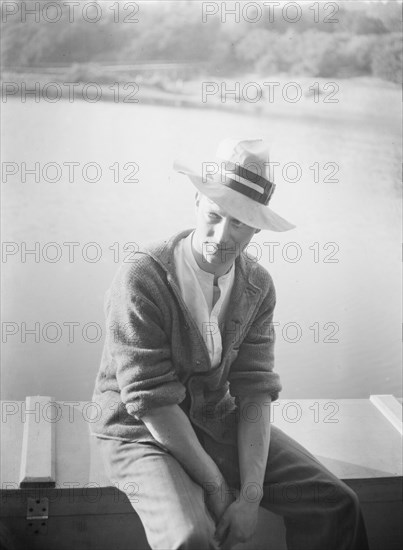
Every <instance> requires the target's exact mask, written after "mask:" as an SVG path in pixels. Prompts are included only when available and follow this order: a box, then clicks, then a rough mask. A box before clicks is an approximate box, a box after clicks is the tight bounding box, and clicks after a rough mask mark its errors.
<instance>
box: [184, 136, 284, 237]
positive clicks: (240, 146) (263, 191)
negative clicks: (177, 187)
mask: <svg viewBox="0 0 403 550" xmlns="http://www.w3.org/2000/svg"><path fill="white" fill-rule="evenodd" d="M216 156H217V158H216V159H214V161H213V162H204V163H202V170H200V169H194V168H191V167H189V166H187V165H186V164H184V163H182V162H181V161H178V160H177V161H175V162H174V169H175V170H176V171H177V172H180V173H182V174H185V175H186V176H188V177H189V178H190V180H191V181H192V183H193V184H194V185H195V187H196V188H197V189H198V190H199V191H200V192H201V193H202V194H203V195H206V197H208V198H209V199H210V200H212V201H213V202H215V203H217V204H218V205H219V206H221V208H223V209H224V210H226V211H227V212H228V214H229V215H230V216H232V217H233V218H236V219H237V220H239V221H241V222H243V223H245V224H246V225H249V226H250V227H255V228H257V229H270V230H271V231H288V230H289V229H293V228H294V227H295V225H293V224H292V223H290V222H288V221H287V220H285V219H284V218H282V217H281V216H279V215H278V214H276V213H275V212H274V211H273V210H271V209H270V208H269V207H268V206H267V205H268V204H269V201H270V199H271V197H272V195H273V192H274V189H275V187H276V186H275V185H274V183H273V182H271V181H270V175H269V173H270V165H269V153H268V147H267V145H266V143H265V142H264V141H263V140H262V139H247V140H239V139H225V140H223V141H221V142H220V144H219V146H218V149H217V154H216Z"/></svg>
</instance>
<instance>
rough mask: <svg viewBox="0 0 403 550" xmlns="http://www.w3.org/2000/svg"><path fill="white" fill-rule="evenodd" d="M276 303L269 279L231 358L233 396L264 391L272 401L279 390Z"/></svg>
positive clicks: (230, 375)
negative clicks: (276, 356)
mask: <svg viewBox="0 0 403 550" xmlns="http://www.w3.org/2000/svg"><path fill="white" fill-rule="evenodd" d="M275 305H276V292H275V288H274V285H273V282H272V281H271V284H270V287H269V291H268V292H267V294H266V296H265V298H264V300H263V301H262V304H261V306H260V308H259V310H258V313H257V315H256V317H255V319H254V321H253V323H252V324H251V325H250V326H249V327H248V330H247V332H246V335H245V338H244V339H243V341H242V344H241V345H240V347H239V352H238V355H237V357H236V359H235V360H234V361H233V363H232V365H231V367H230V371H229V376H228V380H229V382H230V392H231V394H232V395H233V396H234V397H241V396H247V395H254V394H256V393H261V392H265V393H268V394H269V395H270V396H271V399H272V401H274V400H276V399H277V398H278V395H279V392H280V391H281V389H282V387H281V383H280V377H279V375H278V374H277V373H275V372H273V368H274V344H275V339H276V337H275V331H274V326H273V313H274V308H275Z"/></svg>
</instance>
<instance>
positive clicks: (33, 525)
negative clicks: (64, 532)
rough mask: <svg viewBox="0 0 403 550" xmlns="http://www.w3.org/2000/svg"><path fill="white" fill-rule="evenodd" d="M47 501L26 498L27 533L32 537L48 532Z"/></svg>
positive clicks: (45, 499) (45, 498) (44, 499)
mask: <svg viewBox="0 0 403 550" xmlns="http://www.w3.org/2000/svg"><path fill="white" fill-rule="evenodd" d="M48 518H49V499H48V498H47V497H42V498H30V497H27V531H28V532H29V533H31V534H33V535H46V533H47V532H48Z"/></svg>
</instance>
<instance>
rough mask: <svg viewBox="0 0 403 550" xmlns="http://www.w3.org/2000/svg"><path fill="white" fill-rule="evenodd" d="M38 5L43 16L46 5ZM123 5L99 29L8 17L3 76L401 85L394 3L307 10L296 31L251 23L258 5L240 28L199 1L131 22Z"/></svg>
mask: <svg viewBox="0 0 403 550" xmlns="http://www.w3.org/2000/svg"><path fill="white" fill-rule="evenodd" d="M14 4H16V3H15V2H14ZM26 4H29V2H26ZM31 4H32V5H33V4H35V3H34V2H31ZM36 4H37V5H39V6H40V7H41V6H42V7H44V6H45V4H46V3H44V2H36ZM52 4H54V2H53V3H52ZM61 4H63V3H61ZM117 4H119V3H117V2H114V3H107V2H103V3H101V4H100V6H101V7H102V8H101V9H102V17H101V18H100V19H99V20H98V21H96V22H91V21H90V20H89V13H90V12H88V14H87V17H86V18H84V17H83V16H82V14H81V13H80V11H79V8H77V11H76V13H75V17H74V21H72V22H69V17H70V18H71V14H68V13H67V10H66V11H65V12H63V13H62V12H61V13H62V16H61V18H60V20H58V21H55V22H50V21H49V19H50V18H51V17H53V18H55V16H54V15H51V11H50V9H49V11H48V12H46V14H47V15H46V17H47V19H48V20H46V18H44V17H43V14H40V16H39V17H38V19H39V20H38V21H35V19H34V16H33V15H31V16H29V15H26V16H25V19H26V21H24V20H21V19H23V18H22V17H21V14H19V13H18V12H17V13H16V14H11V15H8V16H7V18H6V21H5V22H4V17H3V23H2V38H1V46H2V65H3V68H5V69H8V70H10V69H11V70H20V69H24V68H29V67H36V68H41V67H42V68H44V67H63V66H64V67H66V66H69V65H74V64H87V63H99V64H110V65H115V64H118V65H126V66H127V65H128V66H130V65H132V64H138V63H153V62H155V63H188V64H189V67H190V68H191V69H190V71H188V72H187V74H186V76H185V78H186V77H191V76H192V74H191V73H194V72H197V71H203V72H208V73H214V74H216V75H222V76H225V75H230V74H236V73H241V72H242V73H245V72H246V73H252V72H256V73H259V74H262V75H264V76H268V75H270V74H278V73H292V74H301V75H310V76H316V77H326V78H327V77H349V76H359V75H374V76H378V77H381V78H383V79H386V80H390V81H393V82H401V78H402V77H401V63H402V45H401V19H402V16H401V4H400V3H398V2H388V3H378V2H373V3H364V2H363V3H358V4H356V5H355V6H354V7H353V6H352V7H348V6H347V5H346V4H343V3H335V2H330V4H331V5H334V6H336V7H337V12H336V13H334V15H333V16H332V17H329V16H328V15H327V16H326V13H325V12H324V11H323V10H322V12H318V13H317V14H315V13H314V11H313V10H312V8H310V6H312V5H313V4H312V3H309V4H308V3H307V4H306V5H305V7H304V9H303V12H302V16H301V18H300V20H299V21H297V22H295V23H291V22H290V21H289V20H286V18H284V15H283V14H282V11H281V9H282V8H281V6H280V7H279V8H276V10H277V11H276V10H274V12H273V13H272V14H271V15H272V16H271V17H269V14H268V13H265V11H264V9H263V11H262V14H261V17H260V18H259V19H258V18H257V17H254V16H253V6H252V4H254V5H256V4H257V3H256V2H250V3H249V4H250V5H251V9H250V10H249V11H248V12H247V19H245V17H244V14H242V12H241V14H240V20H239V22H237V21H236V17H235V16H231V15H230V14H226V15H224V14H223V13H215V14H213V13H212V12H213V11H214V10H213V9H211V6H212V7H214V6H217V9H218V7H220V6H222V3H221V2H217V3H214V2H210V3H209V4H210V11H211V14H206V13H203V11H202V10H203V2H190V1H189V2H188V1H180V2H149V3H148V4H147V3H141V2H140V3H138V10H137V12H136V13H135V14H133V15H132V16H131V15H130V14H129V12H127V13H124V12H123V8H121V6H122V5H124V4H126V5H129V4H132V5H134V2H128V3H123V2H122V4H121V6H120V7H119V8H117V6H116V5H117ZM228 4H231V5H234V4H235V3H234V2H231V3H228ZM238 4H239V5H240V6H241V8H242V6H244V5H245V3H242V2H240V3H238ZM303 4H304V3H300V4H299V5H301V6H303ZM315 4H317V5H319V7H320V6H322V7H323V4H318V3H315ZM262 8H263V4H262ZM318 9H319V8H318ZM119 10H120V11H119ZM290 13H291V12H290ZM91 17H93V16H91ZM134 19H137V20H138V21H137V22H133V21H132V20H134ZM253 19H255V21H254V22H252V21H253ZM315 19H316V21H315ZM327 19H333V20H335V19H337V21H334V22H328V21H327Z"/></svg>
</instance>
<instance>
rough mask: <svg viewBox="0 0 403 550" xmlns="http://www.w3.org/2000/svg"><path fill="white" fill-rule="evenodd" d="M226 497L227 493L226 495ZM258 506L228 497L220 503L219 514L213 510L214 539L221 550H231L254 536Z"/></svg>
mask: <svg viewBox="0 0 403 550" xmlns="http://www.w3.org/2000/svg"><path fill="white" fill-rule="evenodd" d="M227 495H228V493H227ZM258 510H259V505H258V504H257V503H251V502H247V501H245V500H243V499H240V498H239V495H237V498H236V499H235V498H234V497H233V496H232V497H230V499H228V500H227V501H226V502H225V503H224V502H222V503H221V510H220V512H221V513H217V512H218V510H217V509H216V510H215V512H216V513H215V516H216V519H217V520H218V521H217V525H216V531H215V539H216V540H217V542H218V544H219V545H220V548H221V550H231V549H232V548H233V547H234V546H235V545H236V544H238V543H240V542H246V541H248V540H249V539H250V538H252V536H253V535H254V533H255V531H256V526H257V520H258Z"/></svg>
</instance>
